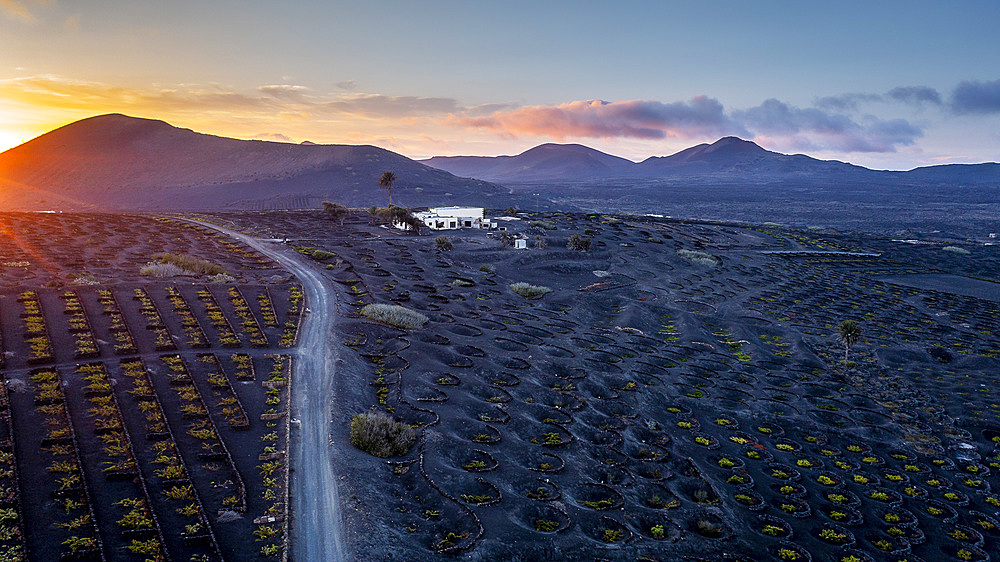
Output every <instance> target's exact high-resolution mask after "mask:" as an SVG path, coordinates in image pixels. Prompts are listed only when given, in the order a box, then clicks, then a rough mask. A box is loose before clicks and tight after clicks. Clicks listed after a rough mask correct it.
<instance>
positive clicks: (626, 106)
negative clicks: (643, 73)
mask: <svg viewBox="0 0 1000 562" xmlns="http://www.w3.org/2000/svg"><path fill="white" fill-rule="evenodd" d="M455 121H456V122H457V123H458V124H460V125H465V126H471V127H476V128H483V129H491V130H494V131H498V132H501V133H503V134H507V135H512V136H517V135H522V134H527V135H536V136H547V137H551V138H555V139H559V140H561V139H564V138H566V137H589V138H613V137H628V138H638V139H662V138H667V137H678V138H693V137H705V136H721V135H728V134H737V135H740V134H746V133H747V131H746V130H745V129H743V128H742V127H740V126H739V125H738V124H736V123H735V122H733V121H732V120H731V119H730V118H729V117H728V116H726V114H725V111H724V108H723V107H722V104H721V103H719V101H718V100H715V99H713V98H709V97H706V96H696V97H694V98H692V99H691V100H690V101H686V102H674V103H662V102H658V101H650V100H630V101H619V102H607V101H601V100H587V101H574V102H569V103H564V104H560V105H553V106H530V107H521V108H518V109H513V110H510V111H497V112H494V113H493V114H492V115H488V116H484V117H472V116H463V117H460V118H456V119H455Z"/></svg>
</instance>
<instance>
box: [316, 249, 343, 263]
mask: <svg viewBox="0 0 1000 562" xmlns="http://www.w3.org/2000/svg"><path fill="white" fill-rule="evenodd" d="M309 257H311V258H312V259H314V260H317V261H322V260H328V259H330V258H335V257H337V254H335V253H333V252H327V251H326V250H313V251H312V252H311V253H310V254H309Z"/></svg>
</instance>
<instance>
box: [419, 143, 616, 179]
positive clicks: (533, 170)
mask: <svg viewBox="0 0 1000 562" xmlns="http://www.w3.org/2000/svg"><path fill="white" fill-rule="evenodd" d="M421 162H423V163H425V164H427V165H428V166H433V167H435V168H439V169H441V170H446V171H448V172H451V173H452V174H455V175H456V176H462V177H474V178H479V179H483V180H487V181H495V182H505V181H507V182H525V181H562V180H573V179H581V178H595V177H620V176H623V175H628V172H627V170H629V169H630V168H631V167H632V166H634V165H635V163H634V162H632V161H631V160H626V159H624V158H620V157H618V156H612V155H610V154H605V153H603V152H601V151H599V150H594V149H593V148H589V147H586V146H583V145H580V144H553V143H548V144H541V145H538V146H536V147H534V148H532V149H530V150H526V151H524V152H522V153H521V154H518V155H516V156H496V157H489V156H435V157H433V158H429V159H427V160H421Z"/></svg>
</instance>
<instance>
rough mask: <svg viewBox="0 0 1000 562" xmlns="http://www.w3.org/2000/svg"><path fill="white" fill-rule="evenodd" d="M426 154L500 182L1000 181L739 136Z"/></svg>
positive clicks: (463, 172) (983, 170) (997, 167)
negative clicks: (636, 154) (659, 145)
mask: <svg viewBox="0 0 1000 562" xmlns="http://www.w3.org/2000/svg"><path fill="white" fill-rule="evenodd" d="M422 162H424V163H426V164H428V165H431V166H434V167H437V168H440V169H442V170H447V171H449V172H451V173H453V174H456V175H459V176H463V177H471V178H479V179H483V180H488V181H495V182H500V183H511V184H516V183H523V182H557V183H564V182H574V181H592V180H598V179H601V178H608V179H611V178H613V179H626V178H634V179H645V180H671V179H683V180H685V181H688V182H690V183H692V184H698V185H710V184H719V183H723V184H745V185H762V184H773V183H786V182H795V183H796V184H797V185H799V186H801V187H803V188H808V187H810V185H813V184H815V185H823V186H829V185H833V184H841V185H843V184H865V183H871V182H875V183H878V184H880V185H890V184H905V185H915V184H921V183H930V184H960V185H989V186H1000V164H995V163H987V164H963V165H949V166H930V167H925V168H917V169H915V170H911V171H909V172H890V171H879V170H871V169H868V168H865V167H862V166H856V165H854V164H849V163H846V162H840V161H837V160H818V159H816V158H813V157H811V156H806V155H804V154H781V153H779V152H773V151H770V150H766V149H764V148H761V147H760V146H758V145H757V144H755V143H753V142H751V141H747V140H743V139H739V138H736V137H724V138H722V139H719V140H718V141H716V142H714V143H711V144H699V145H696V146H692V147H691V148H687V149H685V150H682V151H680V152H678V153H676V154H672V155H670V156H662V157H661V156H652V157H650V158H647V159H645V160H643V161H641V162H632V161H630V160H626V159H624V158H619V157H617V156H612V155H610V154H605V153H603V152H600V151H598V150H594V149H592V148H588V147H585V146H581V145H577V144H572V145H557V144H543V145H540V146H537V147H535V148H532V149H530V150H528V151H525V152H523V153H521V154H518V155H516V156H495V157H484V156H435V157H434V158H430V159H427V160H423V161H422Z"/></svg>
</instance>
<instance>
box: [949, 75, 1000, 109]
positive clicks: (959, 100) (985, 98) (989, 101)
mask: <svg viewBox="0 0 1000 562" xmlns="http://www.w3.org/2000/svg"><path fill="white" fill-rule="evenodd" d="M950 105H951V110H952V111H954V112H955V113H959V114H970V113H978V114H985V113H1000V80H994V81H992V82H980V81H978V80H966V81H964V82H961V83H959V84H958V86H956V87H955V90H954V91H953V92H952V94H951V104H950Z"/></svg>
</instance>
